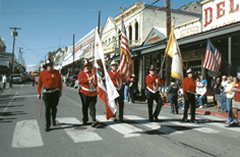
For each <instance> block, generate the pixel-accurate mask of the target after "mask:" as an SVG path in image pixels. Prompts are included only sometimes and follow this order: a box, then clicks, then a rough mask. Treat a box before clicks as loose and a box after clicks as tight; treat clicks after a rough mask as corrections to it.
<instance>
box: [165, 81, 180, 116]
mask: <svg viewBox="0 0 240 157" xmlns="http://www.w3.org/2000/svg"><path fill="white" fill-rule="evenodd" d="M170 81H171V84H170V86H169V87H168V90H167V92H168V94H169V101H170V104H171V113H172V114H175V112H176V114H178V103H177V99H178V90H179V88H178V86H177V85H176V83H175V80H174V79H173V78H171V80H170ZM174 108H175V111H174Z"/></svg>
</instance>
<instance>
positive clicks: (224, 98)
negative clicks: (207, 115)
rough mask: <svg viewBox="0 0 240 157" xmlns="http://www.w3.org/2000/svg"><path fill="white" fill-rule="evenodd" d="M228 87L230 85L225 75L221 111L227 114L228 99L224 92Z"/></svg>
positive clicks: (223, 77) (222, 84)
mask: <svg viewBox="0 0 240 157" xmlns="http://www.w3.org/2000/svg"><path fill="white" fill-rule="evenodd" d="M227 85H228V81H227V76H225V75H223V76H222V83H221V110H222V112H227V106H226V101H227V97H226V93H224V90H225V89H226V87H227Z"/></svg>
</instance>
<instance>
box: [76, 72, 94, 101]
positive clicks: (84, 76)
mask: <svg viewBox="0 0 240 157" xmlns="http://www.w3.org/2000/svg"><path fill="white" fill-rule="evenodd" d="M92 75H93V74H92V73H91V72H90V71H88V72H85V71H81V72H80V73H79V74H78V82H79V86H80V87H79V92H80V93H83V94H84V95H86V96H91V97H94V96H97V76H96V75H94V79H93V80H92V81H88V78H90V77H92ZM93 81H94V84H95V85H94V84H93Z"/></svg>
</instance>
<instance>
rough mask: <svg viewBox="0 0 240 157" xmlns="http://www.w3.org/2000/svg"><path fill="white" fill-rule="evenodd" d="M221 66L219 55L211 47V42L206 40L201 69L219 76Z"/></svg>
mask: <svg viewBox="0 0 240 157" xmlns="http://www.w3.org/2000/svg"><path fill="white" fill-rule="evenodd" d="M221 64H222V57H221V54H220V53H219V51H218V49H216V48H215V47H214V46H213V44H212V43H211V41H210V40H208V41H207V47H206V51H205V56H204V61H203V67H204V68H206V69H209V70H211V71H213V72H215V73H216V74H219V70H220V67H221Z"/></svg>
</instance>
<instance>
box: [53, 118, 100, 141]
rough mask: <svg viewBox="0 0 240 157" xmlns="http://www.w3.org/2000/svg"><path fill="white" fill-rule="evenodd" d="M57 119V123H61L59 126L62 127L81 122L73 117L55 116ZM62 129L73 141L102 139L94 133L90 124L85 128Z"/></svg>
mask: <svg viewBox="0 0 240 157" xmlns="http://www.w3.org/2000/svg"><path fill="white" fill-rule="evenodd" d="M57 121H58V122H59V123H62V125H61V126H62V127H63V128H64V127H69V126H71V125H72V126H73V125H80V124H81V122H80V121H79V120H78V119H77V118H75V117H60V118H57ZM64 131H65V132H66V133H67V134H68V136H69V137H70V138H71V139H72V140H73V142H74V143H79V142H90V141H100V140H102V137H100V136H99V135H98V134H97V133H95V132H94V130H93V129H92V127H91V126H87V127H86V129H74V128H66V129H64Z"/></svg>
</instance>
